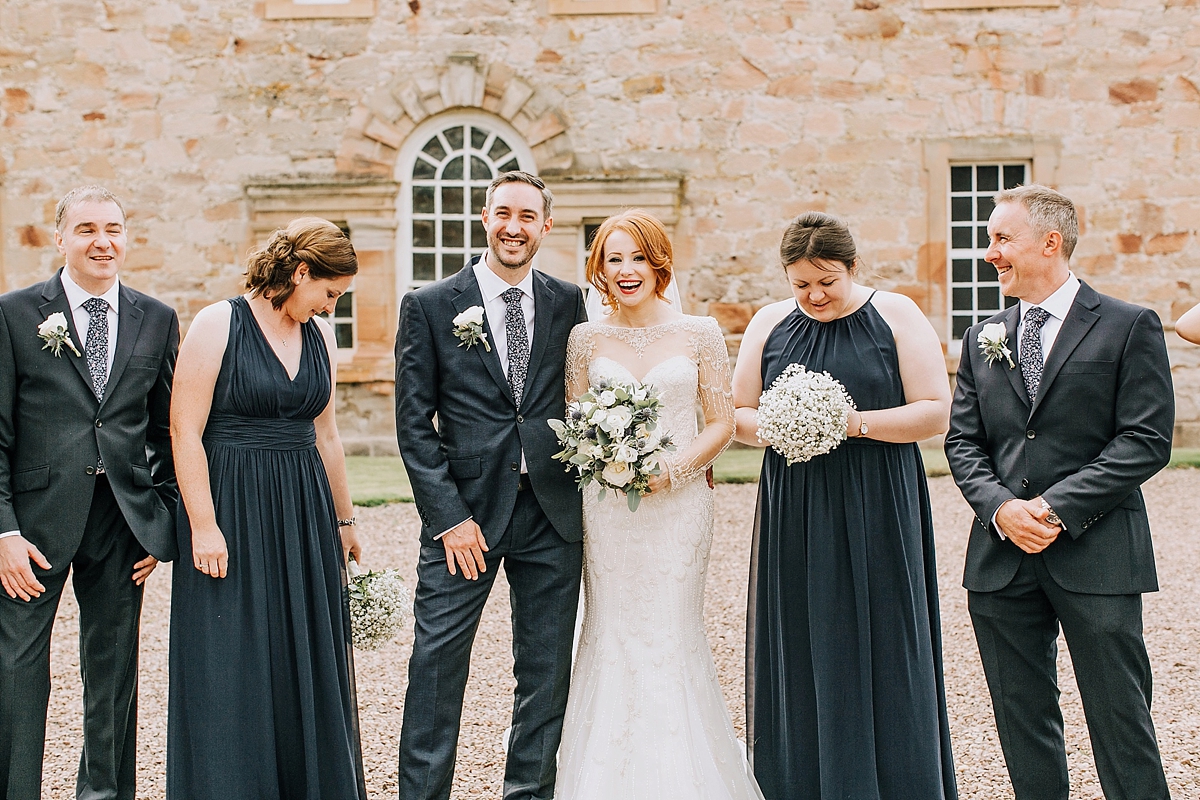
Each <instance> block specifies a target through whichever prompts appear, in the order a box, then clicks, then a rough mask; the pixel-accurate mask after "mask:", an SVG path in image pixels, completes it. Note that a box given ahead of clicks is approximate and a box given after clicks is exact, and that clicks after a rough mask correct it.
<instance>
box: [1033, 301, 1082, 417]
mask: <svg viewBox="0 0 1200 800" xmlns="http://www.w3.org/2000/svg"><path fill="white" fill-rule="evenodd" d="M1099 304H1100V297H1099V295H1097V294H1096V291H1095V290H1094V289H1092V287H1090V286H1088V285H1087V284H1086V283H1081V284H1080V286H1079V291H1078V292H1077V293H1076V295H1075V302H1074V303H1072V304H1071V310H1070V311H1069V312H1067V318H1066V319H1064V320H1063V324H1062V327H1061V328H1059V329H1058V336H1056V337H1055V338H1054V346H1053V347H1051V348H1050V357H1049V358H1048V359H1046V365H1045V366H1044V367H1043V368H1042V381H1041V383H1040V384H1039V385H1038V396H1037V400H1035V401H1034V403H1033V408H1032V409H1030V412H1029V416H1031V417H1032V416H1033V415H1034V413H1035V412H1036V411H1037V410H1038V406H1040V405H1041V403H1042V398H1044V397H1045V396H1046V394H1047V393H1048V392H1049V390H1050V384H1052V383H1053V382H1054V379H1055V378H1056V377H1057V376H1058V373H1059V370H1061V369H1062V366H1063V364H1065V363H1066V361H1067V359H1068V358H1070V356H1071V353H1072V352H1074V350H1075V348H1076V347H1078V346H1079V343H1080V342H1081V341H1083V337H1084V336H1087V333H1088V331H1090V330H1091V329H1092V326H1093V325H1095V324H1096V320H1098V319H1100V315H1099V314H1097V313H1096V312H1095V311H1093V309H1094V308H1096V306H1098V305H1099Z"/></svg>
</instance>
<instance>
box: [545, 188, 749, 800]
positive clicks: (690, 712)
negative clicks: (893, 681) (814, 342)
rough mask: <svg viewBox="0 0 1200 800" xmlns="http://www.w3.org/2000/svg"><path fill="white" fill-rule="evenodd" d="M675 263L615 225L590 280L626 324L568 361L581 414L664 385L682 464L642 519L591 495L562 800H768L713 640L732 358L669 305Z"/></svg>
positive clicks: (613, 326)
mask: <svg viewBox="0 0 1200 800" xmlns="http://www.w3.org/2000/svg"><path fill="white" fill-rule="evenodd" d="M670 257H671V253H670V242H669V240H668V239H667V237H666V231H665V230H664V229H663V228H662V225H661V223H659V222H658V221H657V220H656V219H654V218H653V217H651V216H650V215H648V214H646V213H645V212H639V211H631V212H626V213H625V214H622V215H620V216H619V217H614V218H612V219H610V220H608V221H607V222H605V224H604V225H603V226H601V228H600V231H599V232H598V233H597V237H596V242H595V245H594V247H593V255H592V258H590V259H589V263H588V278H589V280H591V281H592V283H593V285H595V286H596V287H597V289H598V290H600V291H601V292H602V293H604V294H605V295H607V296H608V297H609V298H610V302H609V303H608V304H609V306H610V307H613V308H614V309H615V310H614V311H613V313H611V314H610V315H609V316H608V317H607V318H606V320H605V321H604V322H588V323H585V324H583V325H579V326H577V327H576V328H575V330H574V331H573V332H572V333H571V339H570V343H569V345H568V351H567V396H568V399H569V400H570V399H574V398H577V397H578V396H579V395H581V394H582V393H584V392H585V391H587V389H588V387H589V386H590V385H595V384H597V383H598V382H600V381H601V380H604V379H609V380H620V381H630V380H636V381H639V382H641V383H648V384H652V385H653V386H655V387H656V388H657V389H659V390H660V391H661V392H662V401H663V406H662V412H661V415H660V424H661V425H662V426H663V427H664V428H665V429H666V430H667V431H669V432H670V434H671V437H672V439H673V440H674V443H675V446H676V449H675V450H674V451H673V452H671V453H670V454H669V456H668V458H667V465H666V466H667V468H666V470H664V474H662V475H660V476H657V478H656V479H655V480H654V481H653V482H652V483H651V489H652V491H651V493H650V494H649V495H647V496H646V497H644V498H643V499H642V502H641V505H640V506H639V507H638V510H637V511H636V512H630V511H629V508H628V506H627V505H626V503H625V498H624V497H623V496H620V495H615V494H614V493H612V492H609V493H608V494H607V496H606V497H605V499H604V500H600V499H598V497H597V494H598V490H597V487H595V486H594V485H593V486H590V487H588V488H586V489H585V490H584V492H585V493H584V592H585V603H586V604H585V608H586V610H585V612H584V620H583V631H582V634H581V636H580V640H579V650H578V653H577V656H576V661H575V668H574V673H573V677H572V682H571V690H570V696H569V699H568V702H567V712H566V720H565V723H564V727H563V737H562V749H561V751H560V765H559V774H558V787H557V792H556V795H555V796H556V798H558V800H591V799H593V798H594V799H595V800H614V798H620V800H636V799H637V798H646V800H651V799H653V800H668V799H669V798H679V800H707V799H708V798H712V800H718V799H719V800H726V799H728V800H742V799H743V798H745V799H746V800H761V798H762V794H761V793H760V792H759V790H758V786H757V784H756V783H755V781H754V778H753V777H752V775H751V774H750V772H749V770H748V769H747V766H746V762H745V757H744V756H743V754H742V749H741V747H740V745H739V743H738V741H737V738H736V736H735V734H734V731H733V724H732V722H731V720H730V717H729V711H728V709H727V708H726V706H725V701H724V698H723V697H722V695H721V687H720V685H719V684H718V682H717V672H716V668H715V666H714V664H713V659H712V651H711V650H710V649H709V645H708V640H707V639H706V638H705V633H704V617H703V608H704V580H705V576H706V574H707V571H708V555H709V548H710V545H711V544H712V530H713V492H712V490H711V489H710V488H709V486H708V483H707V482H706V481H705V480H704V473H705V470H706V468H707V467H708V465H709V464H711V463H712V462H713V460H714V459H716V457H717V456H718V455H720V453H721V452H722V451H723V450H724V449H725V448H726V447H727V446H728V445H729V443H730V442H731V441H732V439H733V403H732V396H731V393H730V374H729V356H728V351H727V350H726V348H725V340H724V338H723V337H722V336H721V331H720V329H719V327H718V326H717V324H716V321H715V320H713V319H711V318H708V317H689V316H684V315H682V314H680V313H679V312H678V311H676V310H674V309H672V308H671V307H670V305H668V304H667V303H665V302H663V300H662V299H661V295H662V290H663V289H665V287H666V285H667V283H668V282H669V280H670ZM606 289H607V291H606ZM614 301H615V302H614ZM697 402H698V403H699V405H700V406H701V408H702V409H703V413H704V420H705V423H704V428H703V430H702V431H700V432H699V433H697V422H696V406H697Z"/></svg>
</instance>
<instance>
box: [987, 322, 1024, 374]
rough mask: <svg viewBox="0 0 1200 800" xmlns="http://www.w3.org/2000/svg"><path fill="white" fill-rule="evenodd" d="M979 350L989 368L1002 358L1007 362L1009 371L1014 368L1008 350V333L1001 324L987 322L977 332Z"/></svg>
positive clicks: (1010, 352)
mask: <svg viewBox="0 0 1200 800" xmlns="http://www.w3.org/2000/svg"><path fill="white" fill-rule="evenodd" d="M979 349H980V351H981V352H982V353H983V357H984V358H986V359H987V363H988V366H989V367H990V366H991V365H992V363H993V362H996V361H999V360H1000V359H1002V358H1003V359H1005V360H1006V361H1008V368H1009V369H1012V368H1013V367H1015V366H1016V364H1014V363H1013V360H1012V350H1009V349H1008V331H1006V330H1005V329H1004V323H1002V322H989V323H988V324H987V325H984V326H983V330H981V331H980V332H979Z"/></svg>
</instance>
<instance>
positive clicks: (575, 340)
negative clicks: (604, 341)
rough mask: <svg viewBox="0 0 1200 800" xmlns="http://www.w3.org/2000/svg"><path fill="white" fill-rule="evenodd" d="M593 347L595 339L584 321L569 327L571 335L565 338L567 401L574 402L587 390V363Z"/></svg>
mask: <svg viewBox="0 0 1200 800" xmlns="http://www.w3.org/2000/svg"><path fill="white" fill-rule="evenodd" d="M595 347H596V341H595V339H594V338H593V337H592V332H591V330H590V326H589V325H588V324H587V323H586V322H584V323H581V324H579V325H576V326H575V327H574V328H572V329H571V337H570V338H569V339H567V364H566V376H567V378H566V380H567V385H566V390H567V402H568V403H573V402H575V401H576V400H578V399H579V396H580V395H581V394H583V393H584V392H586V391H587V390H588V364H589V363H590V362H591V360H592V351H593V350H594V349H595Z"/></svg>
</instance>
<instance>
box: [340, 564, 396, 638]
mask: <svg viewBox="0 0 1200 800" xmlns="http://www.w3.org/2000/svg"><path fill="white" fill-rule="evenodd" d="M346 571H347V572H348V573H349V575H350V585H349V586H348V587H347V592H348V593H349V595H350V630H351V640H352V641H353V642H354V646H355V647H356V648H358V649H359V650H378V649H379V648H381V647H383V646H384V645H385V644H387V643H388V642H390V641H392V640H393V639H395V638H396V634H397V633H399V632H400V629H401V628H403V627H404V624H405V622H407V620H408V614H409V611H410V609H411V601H410V600H409V596H408V587H407V586H405V585H404V579H403V578H401V577H400V572H399V570H394V569H385V570H382V571H380V572H376V571H374V570H366V571H364V570H363V568H362V567H360V566H359V565H358V562H357V561H355V560H354V559H351V560H350V563H349V565H348V566H347V570H346Z"/></svg>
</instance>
